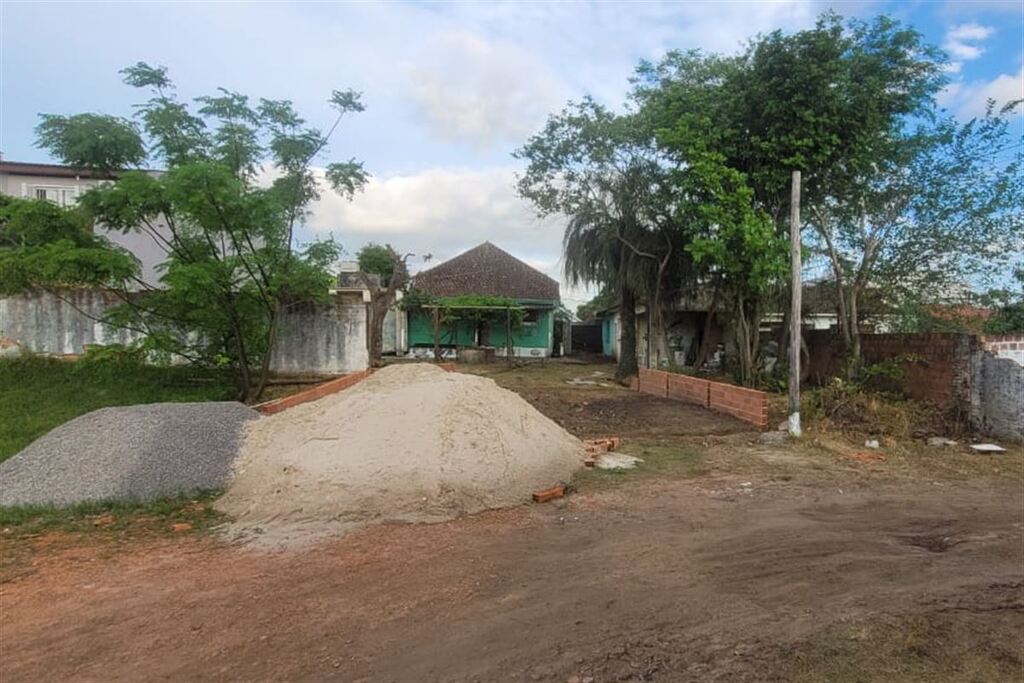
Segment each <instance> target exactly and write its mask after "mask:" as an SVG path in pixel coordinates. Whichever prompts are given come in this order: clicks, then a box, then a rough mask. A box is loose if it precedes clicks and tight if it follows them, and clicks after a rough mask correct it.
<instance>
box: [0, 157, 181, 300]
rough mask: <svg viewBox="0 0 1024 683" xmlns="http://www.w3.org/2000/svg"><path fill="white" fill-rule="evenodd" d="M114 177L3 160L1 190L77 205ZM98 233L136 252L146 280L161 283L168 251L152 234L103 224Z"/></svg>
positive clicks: (15, 194)
mask: <svg viewBox="0 0 1024 683" xmlns="http://www.w3.org/2000/svg"><path fill="white" fill-rule="evenodd" d="M150 173H157V172H156V171H150ZM112 179H113V177H112V176H109V175H104V174H97V173H94V172H93V171H88V170H84V169H75V168H70V167H68V166H59V165H56V164H33V163H24V162H20V161H4V160H0V193H3V194H6V195H9V196H12V197H23V198H25V199H45V200H48V201H51V202H54V203H55V204H59V205H60V206H73V205H74V204H75V203H76V202H77V201H78V199H79V197H81V196H82V194H83V193H85V192H86V191H87V190H88V189H89V188H91V187H95V186H96V185H99V184H100V183H104V182H108V181H110V180H112ZM157 227H158V228H159V227H162V226H159V225H158V226H157ZM96 232H97V233H98V234H101V235H104V236H106V237H107V239H109V240H110V241H111V242H113V243H115V244H118V245H120V246H122V247H124V248H125V249H127V250H129V251H130V252H132V253H133V254H135V257H136V258H137V259H139V261H140V262H141V264H142V279H143V280H145V281H146V282H147V283H149V284H151V285H154V286H156V285H158V284H159V279H160V278H159V273H158V272H157V271H156V266H157V265H158V264H159V263H161V262H163V261H164V260H165V257H166V252H165V251H164V250H163V249H162V248H160V247H159V246H158V245H157V244H156V243H155V242H154V241H153V238H152V237H150V236H148V235H145V234H143V233H141V232H128V233H127V234H122V233H120V232H118V231H111V230H106V229H105V228H103V227H102V226H97V227H96Z"/></svg>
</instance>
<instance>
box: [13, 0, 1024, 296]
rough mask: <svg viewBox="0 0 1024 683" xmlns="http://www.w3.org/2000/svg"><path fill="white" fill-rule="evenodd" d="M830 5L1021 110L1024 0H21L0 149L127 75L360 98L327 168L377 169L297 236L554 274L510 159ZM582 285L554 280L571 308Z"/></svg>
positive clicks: (315, 105)
mask: <svg viewBox="0 0 1024 683" xmlns="http://www.w3.org/2000/svg"><path fill="white" fill-rule="evenodd" d="M827 9H834V10H836V11H838V12H839V13H841V14H843V15H846V16H857V17H862V18H867V17H870V16H872V15H875V14H880V13H886V14H890V15H892V16H894V17H896V18H898V19H900V20H901V21H903V22H905V23H909V24H911V25H913V26H915V27H916V28H917V29H918V30H919V31H921V32H922V33H923V34H924V35H925V37H926V38H927V39H928V40H929V41H930V42H932V43H934V44H936V45H939V46H941V47H942V48H943V49H945V50H946V52H947V54H948V55H949V57H950V60H951V64H950V78H951V83H950V85H949V86H948V87H947V88H946V90H945V91H944V92H943V93H942V96H941V102H942V104H943V106H945V107H946V108H947V109H948V110H949V111H950V112H951V113H952V114H954V115H956V116H958V117H960V118H963V119H968V118H970V117H971V116H973V115H976V114H978V113H980V112H982V111H983V109H984V106H985V101H986V99H987V98H989V97H993V98H995V99H997V100H999V101H1006V100H1009V99H1012V98H1020V97H1024V0H966V1H959V2H958V1H952V0H949V1H947V0H938V1H930V2H926V1H912V0H907V1H903V2H877V1H864V2H819V1H813V0H778V1H769V0H762V1H751V2H686V3H681V2H680V3H663V2H628V3H626V2H623V3H615V2H600V3H580V2H562V3H554V2H550V3H548V2H518V3H499V2H463V3H404V2H388V3H356V2H350V3H342V2H289V3H283V2H282V3H277V2H259V3H243V2H184V1H179V2H146V3H137V4H129V3H123V2H122V3H93V2H42V1H35V2H13V1H11V0H0V152H2V153H3V157H4V159H6V160H9V161H37V162H46V161H52V159H50V158H49V156H48V155H47V153H46V152H44V151H42V150H39V149H36V148H35V147H34V145H33V138H34V135H33V128H34V126H35V125H36V123H37V122H38V116H39V114H41V113H49V114H65V115H67V114H74V113H80V112H85V111H90V112H101V113H106V114H114V115H119V116H131V115H132V113H133V108H132V105H133V104H135V103H138V102H139V101H140V99H141V98H140V93H139V92H138V91H135V90H134V89H132V88H129V87H128V86H125V85H124V84H122V83H121V80H120V76H119V75H118V73H117V72H118V70H119V69H122V68H124V67H125V66H127V65H129V64H133V63H135V62H137V61H145V62H148V63H150V64H159V65H164V66H166V67H167V68H168V70H169V74H170V76H171V78H172V79H173V80H174V81H175V83H176V84H177V88H178V95H179V96H180V97H182V98H191V97H196V96H199V95H205V94H210V93H212V92H213V91H215V89H216V88H218V87H221V86H223V87H226V88H229V89H232V90H236V91H240V92H243V93H246V94H248V95H250V96H251V97H253V98H259V97H266V98H268V99H290V100H292V101H293V102H294V103H295V105H296V107H297V109H298V110H299V112H300V114H301V115H303V116H304V117H305V118H306V119H307V121H308V122H309V123H310V124H311V125H314V126H318V127H321V128H327V127H329V126H330V124H331V122H332V120H333V116H332V112H331V110H330V108H329V107H328V105H327V98H328V97H329V95H330V92H331V90H332V89H346V88H353V89H355V90H358V91H360V92H362V94H363V101H364V103H365V104H366V111H364V112H362V113H360V114H356V115H354V116H352V117H351V118H348V119H346V120H344V121H343V123H342V124H341V126H340V127H339V129H338V131H337V132H336V134H335V136H334V137H333V138H332V140H331V144H330V146H329V149H328V150H327V152H326V153H325V154H324V155H322V158H320V159H318V163H322V164H324V165H325V164H327V163H330V162H331V161H338V160H347V159H349V158H355V159H357V160H360V161H362V162H363V163H364V165H365V168H366V170H368V171H369V172H370V173H371V174H372V179H371V180H370V182H369V184H368V186H367V187H366V188H365V190H364V191H363V192H362V193H361V194H359V195H357V196H356V198H355V199H354V200H353V201H351V202H348V201H345V200H342V199H341V198H340V197H337V196H334V195H333V194H332V193H331V192H330V191H326V192H325V193H324V196H323V198H322V199H321V201H320V202H318V203H317V204H316V205H314V206H313V207H312V213H311V215H310V218H309V220H308V223H307V225H306V226H305V227H304V232H303V236H304V237H306V238H313V237H316V236H324V235H328V234H333V235H334V236H335V238H336V239H338V240H339V242H341V244H342V246H343V247H344V248H345V249H346V250H347V251H348V252H349V254H354V253H355V251H357V250H358V249H359V247H360V246H362V245H363V244H365V243H367V242H371V241H373V242H381V243H383V242H387V243H391V244H393V245H395V247H396V248H398V249H399V250H400V251H402V252H413V253H415V254H416V255H417V256H416V257H414V258H413V260H412V262H411V265H412V266H413V269H414V270H415V269H418V268H419V267H422V264H423V256H424V255H427V254H429V255H431V257H432V260H431V263H437V262H439V261H440V260H443V259H446V258H448V257H451V256H454V255H455V254H457V253H459V252H461V251H463V250H465V249H468V248H470V247H472V246H475V245H476V244H478V243H480V242H483V241H484V240H490V241H492V242H494V243H495V244H497V245H498V246H500V247H502V248H504V249H505V250H507V251H509V252H511V253H512V254H514V255H516V256H518V257H519V258H522V259H523V260H525V261H527V262H528V263H530V264H531V265H534V266H535V267H537V268H539V269H541V270H543V271H544V272H546V273H548V274H549V275H551V276H552V277H555V278H556V279H562V278H561V265H562V263H561V255H560V245H561V236H562V228H563V225H564V221H563V220H560V219H557V218H548V219H543V220H542V219H539V218H537V217H536V216H535V214H534V211H533V210H532V208H531V207H530V205H528V204H527V203H526V202H524V201H523V200H522V199H520V198H519V197H518V196H517V195H516V192H515V189H514V182H515V177H516V173H517V171H518V170H519V168H520V166H519V163H520V162H517V161H516V160H515V159H513V158H512V155H511V153H512V151H513V150H514V149H516V147H518V146H519V145H521V144H522V143H523V142H524V141H525V140H526V139H527V137H528V136H529V135H531V134H532V133H534V132H536V131H538V130H539V129H540V128H541V126H542V125H543V123H544V120H545V118H546V116H547V115H548V114H549V113H552V112H555V111H557V110H559V109H560V108H561V107H562V106H563V105H564V104H565V103H566V102H567V101H569V100H578V99H580V98H581V97H583V96H586V95H590V96H593V97H594V98H595V99H597V100H598V101H600V102H602V103H604V104H606V105H608V106H611V107H616V108H618V107H620V106H621V105H622V103H623V100H624V98H625V96H626V94H627V91H628V89H629V82H628V79H629V77H630V75H631V73H632V72H633V70H634V68H635V67H636V64H637V62H638V61H640V60H642V59H646V60H657V59H658V58H659V57H660V56H661V55H663V54H664V53H665V52H666V51H668V50H671V49H691V48H700V49H702V50H705V51H710V52H723V53H731V52H735V51H738V50H739V49H740V48H741V46H742V44H743V42H744V41H745V40H746V39H747V38H749V37H751V36H754V35H756V34H758V33H764V32H768V31H772V30H775V29H782V30H784V31H793V30H798V29H800V28H804V27H807V26H810V25H812V24H813V23H814V20H815V18H816V17H817V16H818V15H819V13H820V12H822V11H824V10H827ZM590 294H591V292H590V291H587V290H585V289H581V288H576V289H570V288H568V287H566V286H565V285H564V284H563V300H564V301H565V303H566V304H567V305H568V306H570V307H572V308H575V306H576V305H577V304H579V303H581V302H582V301H583V300H585V299H586V298H588V296H589V295H590Z"/></svg>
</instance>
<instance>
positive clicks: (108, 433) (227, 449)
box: [0, 401, 259, 505]
mask: <svg viewBox="0 0 1024 683" xmlns="http://www.w3.org/2000/svg"><path fill="white" fill-rule="evenodd" d="M258 416H259V414H258V413H257V412H256V411H254V410H252V409H251V408H248V407H246V406H244V405H242V404H241V403H235V402H233V401H221V402H213V403H152V404H148V405H137V406H125V407H117V408H101V409H100V410H94V411H92V412H91V413H86V414H85V415H82V416H80V417H77V418H75V419H73V420H71V421H69V422H66V423H64V424H63V425H61V426H60V427H57V428H56V429H53V430H52V431H50V432H48V433H47V434H45V435H44V436H42V437H40V438H39V439H37V440H36V441H34V442H33V443H31V444H30V445H29V446H28V447H27V448H25V449H24V450H23V451H21V452H20V453H18V454H17V455H14V456H12V457H11V458H9V459H8V460H6V461H5V462H3V463H0V505H37V504H55V505H71V504H74V503H79V502H83V501H88V500H108V499H135V500H152V499H154V498H160V497H163V496H172V495H176V494H180V493H186V492H190V491H194V490H197V489H212V488H221V487H224V486H225V485H226V484H227V482H228V479H229V478H230V476H231V471H232V464H233V462H234V460H235V458H236V457H237V456H238V453H239V450H240V447H241V443H242V439H243V433H244V427H245V424H246V422H248V421H249V420H252V419H254V418H256V417H258Z"/></svg>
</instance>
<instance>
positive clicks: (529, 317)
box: [523, 308, 540, 325]
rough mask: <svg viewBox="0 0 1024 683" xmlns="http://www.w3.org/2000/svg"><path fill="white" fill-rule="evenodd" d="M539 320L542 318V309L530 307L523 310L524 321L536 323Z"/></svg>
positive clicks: (531, 323)
mask: <svg viewBox="0 0 1024 683" xmlns="http://www.w3.org/2000/svg"><path fill="white" fill-rule="evenodd" d="M538 320H540V311H538V310H537V309H536V308H528V309H526V311H524V312H523V323H525V324H527V325H536V324H537V321H538Z"/></svg>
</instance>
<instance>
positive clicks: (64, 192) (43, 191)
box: [35, 186, 78, 206]
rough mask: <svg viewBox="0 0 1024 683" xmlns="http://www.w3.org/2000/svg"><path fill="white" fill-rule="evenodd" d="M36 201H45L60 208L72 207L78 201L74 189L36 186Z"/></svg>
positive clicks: (76, 192) (76, 191)
mask: <svg viewBox="0 0 1024 683" xmlns="http://www.w3.org/2000/svg"><path fill="white" fill-rule="evenodd" d="M35 191H36V199H45V200H46V201H49V202H53V203H54V204H58V205H60V206H73V205H74V204H75V202H76V201H78V190H77V189H76V188H74V187H53V186H37V187H36V188H35Z"/></svg>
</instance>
